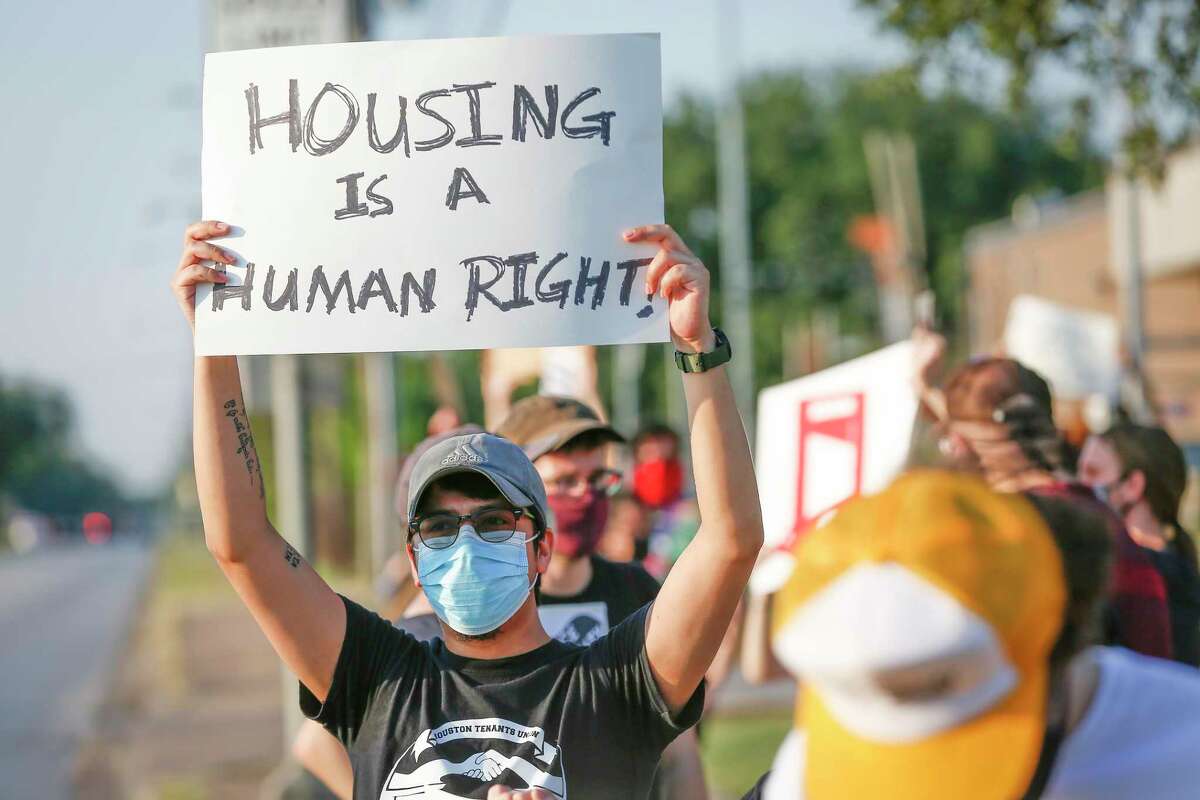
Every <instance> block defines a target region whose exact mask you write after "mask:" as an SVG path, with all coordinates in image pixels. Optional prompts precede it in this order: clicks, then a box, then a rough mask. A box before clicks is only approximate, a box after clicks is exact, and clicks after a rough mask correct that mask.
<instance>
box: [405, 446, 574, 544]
mask: <svg viewBox="0 0 1200 800" xmlns="http://www.w3.org/2000/svg"><path fill="white" fill-rule="evenodd" d="M455 472H475V473H478V474H480V475H482V476H484V477H485V478H487V479H488V480H489V481H491V482H492V483H493V484H495V486H496V488H497V489H499V490H500V494H502V495H504V498H505V499H506V500H508V502H510V503H512V504H513V505H514V506H516V507H517V508H532V509H534V510H535V511H537V514H538V517H539V518H540V519H541V520H542V522H543V524H548V525H549V524H553V523H552V518H551V516H550V508H549V506H548V505H547V503H546V487H545V486H544V485H543V484H542V476H540V475H538V472H537V470H536V469H534V467H533V462H532V461H530V460H529V457H528V456H527V455H525V451H524V450H522V449H521V448H520V447H518V446H517V445H515V444H513V443H512V442H510V441H509V440H508V439H502V438H501V437H499V436H493V435H492V434H490V433H468V434H464V435H461V436H451V437H449V438H447V439H443V440H442V441H440V442H438V443H437V444H435V445H434V446H432V447H430V448H429V449H428V450H426V451H425V453H424V454H423V455H422V456H421V457H420V458H419V459H418V460H417V463H416V465H415V466H414V467H413V470H412V477H410V478H409V483H408V519H412V518H413V515H414V514H416V511H417V506H418V505H420V502H421V495H423V494H424V493H425V490H426V489H428V488H429V484H431V483H433V482H434V481H436V480H437V479H438V478H441V477H444V476H446V475H450V474H453V473H455Z"/></svg>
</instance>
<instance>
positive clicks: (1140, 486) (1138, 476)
mask: <svg viewBox="0 0 1200 800" xmlns="http://www.w3.org/2000/svg"><path fill="white" fill-rule="evenodd" d="M1123 483H1124V484H1125V485H1126V486H1128V487H1129V494H1130V496H1131V501H1132V502H1134V503H1136V502H1138V501H1140V500H1143V499H1145V496H1146V474H1145V473H1144V472H1142V471H1141V470H1140V469H1135V470H1134V471H1133V472H1131V473H1129V477H1127V478H1126V479H1125V480H1124V481H1123Z"/></svg>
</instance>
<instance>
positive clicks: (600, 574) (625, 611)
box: [538, 556, 659, 647]
mask: <svg viewBox="0 0 1200 800" xmlns="http://www.w3.org/2000/svg"><path fill="white" fill-rule="evenodd" d="M591 562H592V579H591V580H590V581H589V582H588V585H587V586H586V587H584V589H583V591H582V592H579V593H578V594H573V595H570V596H566V597H556V596H554V595H550V594H546V593H545V592H541V593H539V594H538V615H539V616H540V617H541V619H542V627H544V628H545V629H546V633H548V634H550V635H551V636H552V637H554V638H555V639H558V640H559V641H560V642H566V643H567V644H577V645H581V646H584V647H586V646H587V645H589V644H591V643H592V642H594V641H596V640H597V639H599V638H600V637H601V636H603V635H604V634H606V633H608V630H609V628H612V627H614V626H616V625H618V624H620V623H621V622H622V621H623V620H624V619H625V618H626V617H628V616H630V615H631V614H633V612H635V611H637V610H638V609H639V608H641V607H642V606H644V605H646V604H647V603H649V602H650V601H652V600H653V599H654V598H655V597H657V596H658V589H659V585H658V581H656V580H655V579H654V576H653V575H651V574H650V573H649V572H647V571H646V570H645V568H644V567H642V566H641V565H640V564H622V563H619V562H616V561H609V560H607V559H604V558H601V557H600V556H591Z"/></svg>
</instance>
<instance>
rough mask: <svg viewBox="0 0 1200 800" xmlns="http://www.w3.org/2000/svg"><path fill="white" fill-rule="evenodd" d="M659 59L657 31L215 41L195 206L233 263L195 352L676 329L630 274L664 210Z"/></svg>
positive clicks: (424, 344)
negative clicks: (221, 229)
mask: <svg viewBox="0 0 1200 800" xmlns="http://www.w3.org/2000/svg"><path fill="white" fill-rule="evenodd" d="M660 66H661V65H660V56H659V39H658V36H657V34H630V35H606V36H563V37H531V38H502V39H456V40H440V41H438V40H424V41H411V42H368V43H361V44H345V45H317V46H307V47H288V48H273V49H268V50H253V51H239V52H231V53H214V54H209V55H208V56H207V57H206V60H205V76H204V151H203V163H202V173H203V194H204V217H205V218H206V219H217V220H222V221H225V222H228V223H230V224H232V225H234V226H235V229H234V233H233V235H232V236H230V237H227V238H225V239H223V240H220V241H219V242H218V244H221V245H222V246H224V247H226V248H227V249H229V250H231V251H232V252H233V253H234V254H235V255H236V256H237V257H238V264H237V265H236V266H233V267H230V268H229V270H228V272H229V275H230V282H229V285H228V286H227V287H226V288H225V289H224V290H219V289H218V290H217V291H216V293H215V294H216V295H217V296H218V297H217V298H214V296H213V295H214V293H213V292H211V291H209V290H208V289H205V290H204V291H202V292H199V293H198V294H197V309H196V311H197V313H196V329H197V334H196V352H197V354H199V355H219V354H253V353H323V352H362V351H388V350H435V349H470V348H484V347H489V348H490V347H541V346H562V345H580V344H607V343H637V342H661V341H666V340H667V338H668V336H667V325H666V314H665V304H664V303H663V302H662V301H661V300H654V301H648V300H647V298H646V296H645V294H644V293H643V292H642V286H643V283H644V275H645V268H644V267H639V266H627V267H626V268H621V266H620V265H621V264H626V265H628V264H629V262H631V261H635V260H645V259H649V258H650V257H651V256H653V254H654V251H655V248H654V247H653V246H649V245H637V246H634V245H629V244H627V243H625V242H624V241H623V240H622V239H621V232H622V230H624V229H626V228H628V227H632V226H634V225H641V224H648V223H656V222H661V221H662V219H663V195H662V100H661V86H660V84H661V80H660ZM292 81H295V87H296V99H295V100H294V101H292V100H290V98H289V93H290V87H291V85H292V84H291V82H292ZM485 83H491V84H494V85H492V86H486V87H484V86H480V87H478V88H466V87H471V86H472V85H478V84H485ZM327 84H329V85H331V88H329V89H325V87H326V85H327ZM518 86H520V87H524V88H525V90H527V92H528V97H529V98H531V99H532V103H530V102H528V101H526V100H525V97H524V95H522V94H520V93H519V90H518V89H517V88H516V87H518ZM456 87H458V88H456ZM547 87H550V88H549V89H548V88H547ZM372 94H373V95H375V98H374V101H372V100H371V99H370V95H372ZM318 97H319V100H318V101H317V102H315V103H314V100H317V98H318ZM399 98H404V99H403V101H401V100H400V99H399ZM255 100H257V104H258V114H259V117H258V119H259V121H260V122H269V121H270V118H272V117H277V118H278V121H277V122H275V123H274V124H265V125H260V126H259V127H257V128H256V129H255V128H253V127H252V125H251V119H252V111H251V108H252V106H253V104H254V101H255ZM372 105H373V114H372V113H371V112H372V108H371V107H372ZM402 105H403V107H404V108H405V120H406V124H407V137H406V139H404V140H396V141H395V142H394V149H391V150H390V152H380V150H381V149H387V145H388V144H390V143H393V139H394V137H396V135H397V131H398V125H399V120H400V108H401V106H402ZM533 106H536V110H537V112H536V113H535V112H534V111H533V110H531V109H532V107H533ZM551 106H557V108H556V111H555V112H554V113H553V114H551V113H549V112H550V107H551ZM352 109H357V110H356V111H353V110H352ZM538 113H540V114H541V116H542V118H544V119H545V126H544V128H545V133H543V131H542V129H541V128H540V127H539V120H538V119H537V115H538ZM371 116H373V125H372V124H371V122H372V120H370V119H369V117H371ZM442 120H445V122H443V121H442ZM451 126H452V127H453V133H450V131H449V129H450V127H451ZM522 126H523V127H524V135H523V137H522V136H521V135H520V134H519V133H518V132H517V131H516V130H514V128H519V127H522ZM347 127H349V130H348V132H346V129H347ZM551 129H552V130H553V135H550V131H551ZM344 132H345V136H344V138H343V133H344ZM372 134H373V135H372ZM491 137H495V138H491ZM521 138H523V139H524V140H523V141H521V140H520V139H521ZM606 138H607V142H606V141H605V139H606ZM294 139H298V140H299V141H293V140H294ZM339 141H340V142H341V143H340V144H338V145H337V146H336V147H330V146H329V145H330V144H336V143H337V142H339ZM323 148H325V149H327V150H328V152H324V153H322V154H314V151H315V152H317V153H320V152H321V150H322V149H323ZM355 175H358V177H357V179H355V178H348V177H347V176H355ZM385 175H386V178H383V177H381V176H385ZM355 182H356V183H357V186H356V191H355V192H353V194H354V195H355V196H354V197H351V196H350V195H351V191H350V187H351V184H354V183H355ZM485 198H486V201H485ZM339 211H340V212H342V213H340V214H339V213H338V212H339ZM347 211H351V212H352V213H349V214H347V213H346V212H347ZM338 217H341V218H338ZM464 262H466V264H465V265H464ZM251 263H252V264H253V265H254V269H253V274H252V279H251V280H250V286H249V289H248V291H246V286H245V285H244V281H245V280H246V277H247V274H248V265H249V264H251ZM606 264H607V267H606V266H605V265H606ZM272 268H273V269H272ZM318 269H319V272H318ZM293 271H294V273H295V278H294V280H295V287H294V291H293V290H291V288H290V287H289V279H290V278H291V275H292V273H293ZM501 271H503V274H502V275H500V277H499V279H498V280H496V278H497V275H499V274H500V272H501ZM581 275H582V277H583V278H584V281H583V282H581V280H580V278H581ZM385 282H386V289H385V287H384V283H385ZM268 283H269V284H270V286H268ZM472 286H474V289H475V291H473V290H472ZM326 287H328V291H327V290H326ZM222 296H223V299H220V298H221V297H222ZM331 297H332V300H331V299H330V298H331ZM218 300H219V310H214V305H215V304H216V301H218ZM268 300H270V301H271V302H270V304H269V303H268ZM310 300H311V302H310ZM472 301H473V303H472ZM514 301H515V302H514ZM622 301H624V302H622ZM271 304H274V305H275V306H276V309H277V310H276V309H273V308H271V307H270V305H271ZM500 305H506V306H509V308H508V309H507V310H502V309H501V308H500V307H499V306H500ZM246 306H248V308H247V307H246Z"/></svg>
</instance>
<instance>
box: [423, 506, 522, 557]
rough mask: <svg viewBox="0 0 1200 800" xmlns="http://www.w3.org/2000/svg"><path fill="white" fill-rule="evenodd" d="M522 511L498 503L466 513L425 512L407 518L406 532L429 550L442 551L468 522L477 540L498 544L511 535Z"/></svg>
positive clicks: (515, 529) (454, 539) (453, 540)
mask: <svg viewBox="0 0 1200 800" xmlns="http://www.w3.org/2000/svg"><path fill="white" fill-rule="evenodd" d="M526 514H528V512H527V511H526V510H525V509H523V508H504V507H499V506H497V507H488V508H477V509H475V510H474V511H472V512H471V513H470V514H447V513H433V514H425V515H423V516H419V517H413V519H412V520H411V521H409V523H408V533H409V536H412V535H414V534H415V535H417V536H419V537H420V539H421V543H422V544H424V545H425V546H426V547H428V548H430V549H432V550H445V549H446V548H447V547H450V546H451V545H452V544H454V542H455V541H457V539H458V533H459V531H461V530H462V527H463V524H464V523H469V524H470V526H471V527H472V528H474V529H475V533H476V534H477V535H478V536H479V538H480V539H483V540H484V541H485V542H491V543H492V544H500V543H501V542H507V541H508V540H509V539H511V538H512V537H513V534H515V533H516V532H517V526H518V525H519V524H520V521H521V518H522V517H524V516H526Z"/></svg>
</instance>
